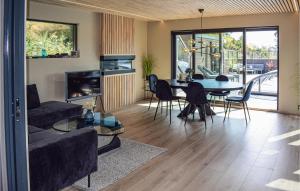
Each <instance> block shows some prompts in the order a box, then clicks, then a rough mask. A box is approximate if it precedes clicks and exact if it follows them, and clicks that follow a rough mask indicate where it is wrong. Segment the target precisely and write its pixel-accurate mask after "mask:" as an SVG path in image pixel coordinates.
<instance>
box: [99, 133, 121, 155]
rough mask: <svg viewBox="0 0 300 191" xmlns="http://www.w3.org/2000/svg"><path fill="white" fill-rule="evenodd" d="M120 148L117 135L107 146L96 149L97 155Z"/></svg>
mask: <svg viewBox="0 0 300 191" xmlns="http://www.w3.org/2000/svg"><path fill="white" fill-rule="evenodd" d="M120 146H121V141H120V138H119V137H118V135H115V136H114V137H113V139H112V140H111V141H110V143H109V144H107V145H104V146H102V147H100V148H98V155H101V154H103V153H106V152H108V151H111V150H114V149H116V148H119V147H120Z"/></svg>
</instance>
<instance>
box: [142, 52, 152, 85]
mask: <svg viewBox="0 0 300 191" xmlns="http://www.w3.org/2000/svg"><path fill="white" fill-rule="evenodd" d="M153 63H154V59H153V57H152V56H151V55H148V56H143V72H144V78H145V79H146V80H148V77H149V75H150V74H151V73H152V70H153Z"/></svg>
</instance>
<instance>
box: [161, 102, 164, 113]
mask: <svg viewBox="0 0 300 191" xmlns="http://www.w3.org/2000/svg"><path fill="white" fill-rule="evenodd" d="M163 106H164V102H163V101H161V105H160V113H161V114H162V113H163Z"/></svg>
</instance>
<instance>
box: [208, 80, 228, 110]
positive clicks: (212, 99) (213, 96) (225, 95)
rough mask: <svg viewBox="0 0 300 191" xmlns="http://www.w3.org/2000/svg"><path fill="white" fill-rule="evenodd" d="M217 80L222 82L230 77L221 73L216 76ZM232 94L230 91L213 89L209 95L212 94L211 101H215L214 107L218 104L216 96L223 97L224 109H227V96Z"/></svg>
mask: <svg viewBox="0 0 300 191" xmlns="http://www.w3.org/2000/svg"><path fill="white" fill-rule="evenodd" d="M216 81H220V82H228V81H229V78H228V77H227V76H225V75H219V76H217V77H216ZM229 94H230V91H213V92H210V93H209V95H210V96H211V98H210V102H211V103H212V102H213V103H214V105H213V107H214V108H215V104H216V97H219V98H223V103H224V110H225V107H226V105H225V97H227V96H228V95H229Z"/></svg>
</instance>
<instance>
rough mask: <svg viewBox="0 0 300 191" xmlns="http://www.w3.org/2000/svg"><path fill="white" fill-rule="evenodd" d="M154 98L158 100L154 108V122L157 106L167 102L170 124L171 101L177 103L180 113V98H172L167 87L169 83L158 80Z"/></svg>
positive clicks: (170, 90) (169, 88) (170, 91)
mask: <svg viewBox="0 0 300 191" xmlns="http://www.w3.org/2000/svg"><path fill="white" fill-rule="evenodd" d="M156 97H157V98H158V104H157V107H156V111H155V115H154V120H155V119H156V114H157V110H158V108H159V105H160V104H162V103H163V102H167V113H168V107H169V103H170V107H169V111H170V124H171V121H172V118H171V116H172V106H173V105H172V101H178V105H179V109H180V111H181V106H180V101H179V99H180V97H177V96H174V95H173V93H172V89H171V87H170V85H169V83H168V82H167V81H165V80H158V81H157V84H156Z"/></svg>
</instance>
